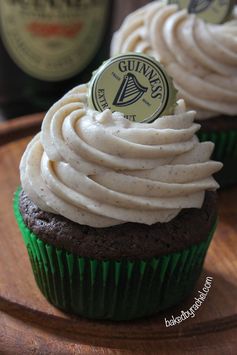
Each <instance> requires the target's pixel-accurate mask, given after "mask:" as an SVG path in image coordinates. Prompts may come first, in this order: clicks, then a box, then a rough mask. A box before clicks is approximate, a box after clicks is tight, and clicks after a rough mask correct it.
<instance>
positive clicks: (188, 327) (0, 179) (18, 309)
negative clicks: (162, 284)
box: [0, 114, 237, 355]
mask: <svg viewBox="0 0 237 355" xmlns="http://www.w3.org/2000/svg"><path fill="white" fill-rule="evenodd" d="M41 120H42V114H39V115H34V116H31V117H26V118H22V119H18V120H13V121H11V122H8V123H4V124H2V125H0V144H1V146H0V189H1V190H0V191H1V203H0V216H1V218H0V354H2V353H3V354H20V353H22V354H24V355H25V354H79V353H80V354H94V353H97V354H106V355H107V354H130V353H132V354H172V353H175V354H205V355H206V354H213V355H218V354H220V355H222V354H225V355H226V354H233V355H234V354H236V353H237V337H236V336H237V304H236V300H237V209H236V200H237V187H235V188H232V189H228V190H226V191H221V192H220V223H219V225H218V229H217V232H216V235H215V238H214V241H213V242H212V244H211V247H210V250H209V253H208V257H207V259H206V262H205V267H204V271H203V273H202V275H201V277H200V280H199V283H198V285H197V287H196V290H195V291H194V292H193V294H192V296H191V297H190V298H189V299H187V300H186V301H185V302H184V303H183V304H181V305H180V306H179V307H176V308H173V309H171V310H169V311H167V312H164V313H162V314H160V315H158V316H155V317H151V318H148V319H144V320H138V321H134V322H127V323H126V322H122V323H113V322H99V321H88V320H86V319H82V318H79V317H75V316H70V315H67V314H65V313H62V312H60V311H59V310H57V309H56V308H54V307H53V306H51V305H50V304H49V303H48V302H47V301H46V300H45V299H44V297H43V296H42V295H41V293H40V292H39V290H38V288H37V286H36V284H35V281H34V279H33V275H32V272H31V267H30V263H29V260H28V256H27V253H26V249H25V247H24V244H23V241H22V238H21V235H20V232H19V231H18V229H17V225H16V222H15V220H14V216H13V211H12V196H13V192H14V190H15V189H16V187H17V185H18V184H19V174H18V165H19V160H20V157H21V155H22V152H23V151H24V149H25V147H26V144H27V143H28V142H29V140H30V136H31V135H32V134H33V133H35V132H36V131H38V130H39V127H40V124H41ZM206 276H212V277H213V283H212V287H211V289H210V292H209V294H208V296H207V298H206V300H205V302H204V303H203V304H202V306H201V307H200V308H199V310H198V311H197V312H196V316H195V318H192V319H191V318H189V319H188V320H186V321H184V322H183V323H181V324H179V325H176V326H174V327H168V328H167V327H166V326H165V323H164V319H165V317H166V319H170V318H171V317H172V315H174V316H175V317H176V316H178V315H179V314H180V312H181V310H184V311H185V310H188V309H189V307H190V306H191V305H192V304H193V303H194V297H196V296H197V295H198V290H201V289H202V287H203V285H204V282H205V278H206Z"/></svg>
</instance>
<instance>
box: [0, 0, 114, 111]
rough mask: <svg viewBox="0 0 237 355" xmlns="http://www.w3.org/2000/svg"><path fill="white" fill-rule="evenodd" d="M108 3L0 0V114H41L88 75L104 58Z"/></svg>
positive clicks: (93, 0) (92, 0)
mask: <svg viewBox="0 0 237 355" xmlns="http://www.w3.org/2000/svg"><path fill="white" fill-rule="evenodd" d="M112 2H113V1H111V0H1V1H0V24H1V37H0V115H2V116H4V117H6V118H10V117H14V116H19V115H23V114H26V113H30V112H37V111H42V110H47V109H48V108H49V106H50V105H51V104H52V103H53V102H55V101H56V100H57V99H58V98H59V97H60V96H62V95H63V94H64V93H65V92H67V91H68V89H70V88H72V87H73V86H75V85H77V84H79V83H82V82H86V81H87V80H88V79H89V78H90V77H91V72H92V71H93V70H94V69H95V68H97V67H98V66H99V65H100V64H101V62H102V61H103V60H104V59H105V58H106V56H108V51H109V39H110V38H109V33H110V31H108V26H109V25H110V21H109V19H111V11H112ZM105 34H106V35H105ZM104 35H105V37H104Z"/></svg>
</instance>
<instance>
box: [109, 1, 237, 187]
mask: <svg viewBox="0 0 237 355" xmlns="http://www.w3.org/2000/svg"><path fill="white" fill-rule="evenodd" d="M236 10H237V7H235V9H234V13H233V14H232V17H231V18H230V20H229V21H227V22H226V23H223V24H220V25H215V24H210V23H205V22H204V21H203V20H202V19H200V18H198V17H197V16H195V15H193V14H188V13H187V11H186V10H178V7H177V5H165V4H164V3H162V2H160V1H154V2H152V3H150V4H148V5H146V6H145V7H143V8H141V9H139V10H137V11H135V12H134V13H132V14H130V15H129V16H128V17H127V18H126V19H125V20H124V22H123V24H122V26H121V28H120V29H119V30H118V31H117V32H116V33H115V34H114V37H113V40H112V45H111V55H112V56H113V55H115V54H119V53H126V52H143V53H146V54H150V55H152V56H154V57H155V58H156V59H158V60H159V61H160V62H161V63H163V65H164V66H165V68H166V70H167V72H168V73H169V75H170V76H171V77H172V78H173V80H174V84H175V86H176V88H177V89H178V92H179V97H180V98H184V100H185V102H186V104H187V108H188V109H192V110H195V111H196V112H197V116H196V121H200V123H201V125H202V128H201V130H200V132H199V133H198V135H199V138H200V139H201V140H211V141H213V142H214V143H215V145H216V148H215V151H214V155H213V158H214V159H217V160H221V161H223V162H224V169H223V171H222V172H221V175H219V176H218V179H219V181H220V182H221V184H223V185H225V184H229V183H233V182H236V181H237V172H236V174H235V172H234V171H233V169H232V166H233V164H236V162H237V117H236V116H237V45H236V38H237V20H236Z"/></svg>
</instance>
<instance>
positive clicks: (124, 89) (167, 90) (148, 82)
mask: <svg viewBox="0 0 237 355" xmlns="http://www.w3.org/2000/svg"><path fill="white" fill-rule="evenodd" d="M88 100H89V105H90V106H91V107H93V108H95V109H96V110H97V111H104V110H105V109H110V110H112V111H113V112H114V111H119V112H121V113H123V114H124V116H125V117H126V118H127V119H128V120H130V121H135V122H147V123H149V122H153V121H154V120H156V119H157V118H158V117H159V116H160V115H161V114H163V115H165V114H171V113H172V112H173V109H174V106H175V103H176V90H175V88H174V86H173V82H172V79H171V78H170V77H169V76H168V75H167V74H166V72H165V70H164V68H163V67H162V66H161V64H160V63H159V62H158V61H156V60H155V59H154V58H152V57H149V56H147V55H144V54H140V53H127V54H121V55H118V56H116V57H113V58H111V59H109V60H107V61H106V62H105V63H104V64H103V65H102V66H101V67H100V68H99V69H98V70H97V71H96V72H95V74H94V76H93V77H92V80H91V82H90V85H89V97H88Z"/></svg>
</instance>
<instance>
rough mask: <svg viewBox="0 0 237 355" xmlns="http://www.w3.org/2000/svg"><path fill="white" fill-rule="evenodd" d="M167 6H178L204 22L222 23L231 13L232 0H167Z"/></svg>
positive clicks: (233, 2)
mask: <svg viewBox="0 0 237 355" xmlns="http://www.w3.org/2000/svg"><path fill="white" fill-rule="evenodd" d="M168 3H169V4H178V5H179V8H180V9H186V8H187V9H188V13H190V14H196V15H197V16H198V17H200V18H202V19H203V20H204V21H206V22H210V23H215V24H218V23H223V22H225V21H226V20H227V19H228V18H229V16H230V14H231V13H232V10H233V7H234V4H235V1H234V0H168Z"/></svg>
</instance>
